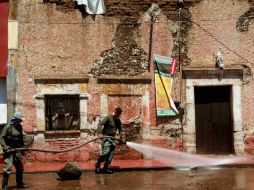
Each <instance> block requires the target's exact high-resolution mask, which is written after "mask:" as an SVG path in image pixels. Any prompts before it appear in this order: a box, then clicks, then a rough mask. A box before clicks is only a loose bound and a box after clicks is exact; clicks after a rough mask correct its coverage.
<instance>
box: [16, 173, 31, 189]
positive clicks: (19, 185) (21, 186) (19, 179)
mask: <svg viewBox="0 0 254 190" xmlns="http://www.w3.org/2000/svg"><path fill="white" fill-rule="evenodd" d="M16 183H17V189H25V188H28V186H26V185H25V184H24V182H23V171H17V172H16Z"/></svg>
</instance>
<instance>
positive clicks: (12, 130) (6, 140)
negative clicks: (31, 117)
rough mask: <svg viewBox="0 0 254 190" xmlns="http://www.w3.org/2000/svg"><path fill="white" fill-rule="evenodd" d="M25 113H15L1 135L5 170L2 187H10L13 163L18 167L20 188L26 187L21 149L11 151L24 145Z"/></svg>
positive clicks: (17, 173)
mask: <svg viewBox="0 0 254 190" xmlns="http://www.w3.org/2000/svg"><path fill="white" fill-rule="evenodd" d="M23 119H24V118H23V115H22V114H20V113H15V114H14V115H13V118H12V119H11V122H10V124H8V125H6V126H5V127H4V128H3V130H2V133H1V135H0V144H1V146H2V147H3V152H4V155H3V158H4V172H3V181H2V189H4V190H6V189H8V179H9V175H10V174H11V171H12V165H13V164H14V166H15V168H16V183H17V188H18V189H23V188H26V186H25V185H24V183H23V171H24V167H23V163H22V155H21V152H20V151H14V152H10V149H13V148H22V147H23V146H24V141H23V133H22V125H21V124H20V123H21V122H22V121H23Z"/></svg>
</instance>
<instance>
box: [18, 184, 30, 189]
mask: <svg viewBox="0 0 254 190" xmlns="http://www.w3.org/2000/svg"><path fill="white" fill-rule="evenodd" d="M26 188H28V186H26V185H25V184H19V185H17V189H26Z"/></svg>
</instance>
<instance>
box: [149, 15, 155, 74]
mask: <svg viewBox="0 0 254 190" xmlns="http://www.w3.org/2000/svg"><path fill="white" fill-rule="evenodd" d="M150 16H151V24H150V37H149V57H148V72H150V66H151V60H152V47H153V23H154V21H155V19H154V15H153V14H152V13H151V15H150Z"/></svg>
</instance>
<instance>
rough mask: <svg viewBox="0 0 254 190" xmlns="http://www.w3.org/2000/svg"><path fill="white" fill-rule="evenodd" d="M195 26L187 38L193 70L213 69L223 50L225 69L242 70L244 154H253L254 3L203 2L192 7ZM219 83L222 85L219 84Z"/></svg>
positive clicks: (231, 0)
mask: <svg viewBox="0 0 254 190" xmlns="http://www.w3.org/2000/svg"><path fill="white" fill-rule="evenodd" d="M190 12H191V15H192V23H193V24H192V27H191V29H190V30H189V36H188V45H187V46H188V48H187V49H188V50H189V51H188V57H189V58H190V59H191V64H190V65H189V66H188V67H192V68H214V67H216V66H215V64H216V62H215V56H216V54H217V53H218V52H219V51H220V52H221V53H222V55H223V57H224V64H225V69H226V68H242V69H243V80H242V85H241V101H242V102H241V103H242V104H241V105H242V113H241V114H242V125H243V128H242V130H243V131H244V139H242V140H243V141H244V140H245V151H246V152H252V153H253V152H254V151H253V147H254V146H253V140H252V137H251V136H253V135H254V132H253V130H254V118H253V117H252V115H253V108H252V107H253V105H254V99H253V98H252V97H250V93H252V92H254V82H253V68H254V57H253V53H254V40H253V36H254V25H253V24H251V21H252V20H253V14H254V2H253V1H252V0H250V1H247V0H246V1H235V0H226V1H219V0H214V1H208V0H204V1H202V2H201V3H199V4H197V5H196V6H193V7H191V8H190ZM218 84H219V82H218Z"/></svg>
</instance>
